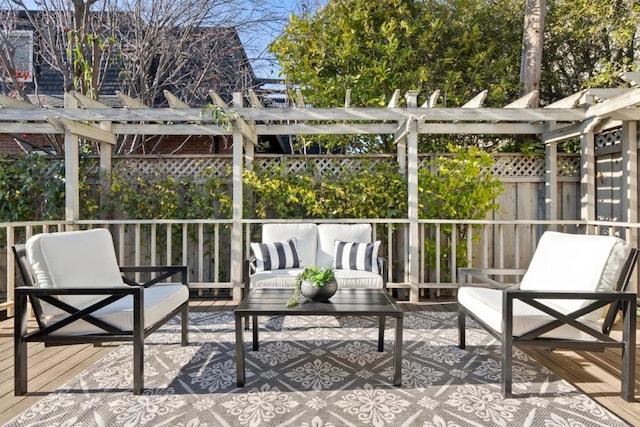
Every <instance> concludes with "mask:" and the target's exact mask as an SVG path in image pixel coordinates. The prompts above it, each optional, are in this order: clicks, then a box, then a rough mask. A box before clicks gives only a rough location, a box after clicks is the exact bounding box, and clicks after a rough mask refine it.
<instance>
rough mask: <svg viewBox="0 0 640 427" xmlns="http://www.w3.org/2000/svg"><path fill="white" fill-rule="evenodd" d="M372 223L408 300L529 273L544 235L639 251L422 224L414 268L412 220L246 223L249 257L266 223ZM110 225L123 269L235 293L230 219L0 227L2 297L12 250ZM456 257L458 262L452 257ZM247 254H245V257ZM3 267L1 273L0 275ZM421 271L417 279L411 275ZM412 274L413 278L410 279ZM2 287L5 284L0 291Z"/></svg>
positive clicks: (572, 226) (623, 231) (515, 228)
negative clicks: (499, 272)
mask: <svg viewBox="0 0 640 427" xmlns="http://www.w3.org/2000/svg"><path fill="white" fill-rule="evenodd" d="M284 221H286V222H291V221H295V222H302V221H304V222H315V223H326V222H334V223H335V222H340V223H345V222H348V223H370V224H372V226H373V230H374V236H373V237H374V239H375V240H381V241H382V242H383V244H382V246H381V251H382V253H381V254H380V255H381V256H383V257H385V258H387V261H388V265H389V271H388V277H387V280H388V284H389V287H390V288H396V289H406V290H407V291H401V293H402V292H404V293H405V294H408V295H409V298H410V299H411V297H412V296H415V297H416V300H417V295H411V294H412V293H415V292H424V291H425V290H434V289H452V288H456V287H457V277H456V272H457V268H458V267H462V266H465V267H499V268H526V267H527V265H528V264H529V260H530V259H531V255H532V254H533V251H534V250H535V247H536V245H537V242H538V239H539V237H540V236H541V235H542V233H543V232H544V231H545V230H558V231H566V232H573V233H589V234H609V235H617V236H620V237H621V238H623V239H625V240H627V241H629V242H631V243H632V244H634V245H636V246H637V245H638V228H640V224H638V223H619V222H603V221H599V222H593V221H590V222H589V221H536V220H531V221H522V220H518V221H489V220H426V219H425V220H419V221H418V234H419V237H418V242H419V245H418V246H419V247H418V251H417V253H418V257H417V260H418V267H417V269H416V268H413V269H412V268H411V267H412V266H411V262H413V261H412V260H411V259H410V256H409V254H410V250H409V231H408V230H409V220H405V219H400V220H399V219H345V220H248V219H247V220H243V221H242V223H243V228H244V230H243V231H244V232H243V239H244V245H243V246H244V254H247V253H249V242H250V241H252V240H257V239H259V238H260V229H261V226H262V224H264V223H272V222H284ZM97 227H106V228H108V229H109V230H110V231H111V233H112V235H113V237H114V242H115V247H116V253H117V256H118V261H119V263H120V264H121V265H160V264H173V265H177V264H180V265H188V266H189V275H190V277H189V280H190V283H191V287H192V288H193V289H201V290H203V289H214V290H216V289H231V288H233V284H232V281H231V277H230V271H231V261H232V260H231V252H230V239H231V227H232V221H231V220H230V219H228V220H227V219H222V220H218V219H196V220H109V221H107V220H104V221H101V220H81V221H75V222H69V221H40V222H13V223H0V239H1V240H0V291H4V292H6V295H7V298H6V302H4V303H1V305H0V309H4V308H7V309H8V310H9V312H11V308H12V301H13V288H14V286H15V284H16V280H19V279H18V278H17V274H16V269H15V261H14V259H13V254H12V253H11V249H10V248H11V246H12V245H13V244H15V243H21V242H24V241H25V240H26V239H27V238H29V237H30V236H32V235H34V234H36V233H49V232H56V231H63V230H70V229H88V228H97ZM452 254H457V256H452ZM243 256H244V255H243ZM3 269H4V272H2V270H3ZM412 271H417V275H416V274H415V273H412ZM413 275H415V276H416V277H412V276H413ZM2 285H4V286H2Z"/></svg>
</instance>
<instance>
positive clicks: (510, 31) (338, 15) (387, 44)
mask: <svg viewBox="0 0 640 427" xmlns="http://www.w3.org/2000/svg"><path fill="white" fill-rule="evenodd" d="M521 4H522V2H521V1H519V0H497V1H491V2H489V1H480V0H448V1H444V2H443V1H437V0H425V1H413V0H389V1H384V2H371V1H368V0H330V1H329V2H328V4H327V6H326V7H325V8H324V9H321V10H318V11H317V12H316V13H315V14H311V13H306V14H303V15H301V16H295V15H294V16H292V17H291V18H290V22H289V25H288V26H287V27H286V29H285V31H284V33H283V35H282V36H281V37H280V38H278V39H277V40H276V41H275V42H274V43H273V45H272V47H271V49H272V51H273V53H274V54H275V56H276V58H277V59H278V60H279V61H280V63H281V66H282V72H283V74H284V75H285V76H286V79H287V80H288V81H290V82H292V83H294V84H299V85H300V87H301V89H302V90H303V93H304V95H305V99H306V100H308V102H309V103H311V104H313V105H314V106H318V107H330V106H335V105H340V104H341V103H342V102H343V100H344V98H345V93H346V91H347V89H352V92H351V100H352V103H353V105H357V106H366V107H381V106H384V105H386V103H387V102H388V101H389V99H390V97H391V95H392V94H393V92H394V90H395V89H400V90H401V91H406V90H410V89H417V90H420V91H421V92H422V93H423V94H428V93H430V92H432V91H434V90H436V89H439V90H441V91H442V92H441V95H442V101H441V104H442V105H444V106H459V105H460V104H461V103H462V102H464V101H466V100H468V99H469V98H470V97H471V96H473V95H475V94H476V93H478V92H479V91H481V90H484V89H489V102H490V103H501V102H503V101H504V100H505V99H508V98H510V97H511V96H512V95H513V94H516V93H517V87H518V63H517V62H515V61H514V60H513V59H514V58H515V57H516V55H517V52H518V51H519V48H520V38H521V32H520V31H521V30H520V28H521V21H522V12H518V10H521V9H522V8H521Z"/></svg>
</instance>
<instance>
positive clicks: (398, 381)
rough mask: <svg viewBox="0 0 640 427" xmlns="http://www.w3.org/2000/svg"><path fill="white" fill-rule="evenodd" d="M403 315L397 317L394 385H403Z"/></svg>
mask: <svg viewBox="0 0 640 427" xmlns="http://www.w3.org/2000/svg"><path fill="white" fill-rule="evenodd" d="M402 320H403V318H402V316H400V317H396V339H395V342H394V347H395V348H394V350H393V385H395V386H401V385H402Z"/></svg>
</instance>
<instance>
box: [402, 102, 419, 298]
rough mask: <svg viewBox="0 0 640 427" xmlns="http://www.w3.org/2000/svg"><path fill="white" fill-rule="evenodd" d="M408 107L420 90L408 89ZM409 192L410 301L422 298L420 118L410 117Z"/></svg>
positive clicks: (408, 141) (408, 150) (408, 140)
mask: <svg viewBox="0 0 640 427" xmlns="http://www.w3.org/2000/svg"><path fill="white" fill-rule="evenodd" d="M405 97H406V99H407V107H408V108H416V107H417V105H418V102H417V101H418V91H408V92H407V93H406V95H405ZM407 130H408V135H407V194H408V203H407V206H408V209H407V210H408V212H407V217H408V219H409V292H410V293H409V301H410V302H418V301H419V300H420V288H419V281H420V274H419V272H420V248H419V245H420V239H419V224H418V120H417V118H415V117H410V118H409V123H408V126H407Z"/></svg>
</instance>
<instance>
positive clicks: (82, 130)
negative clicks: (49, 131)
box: [47, 116, 116, 145]
mask: <svg viewBox="0 0 640 427" xmlns="http://www.w3.org/2000/svg"><path fill="white" fill-rule="evenodd" d="M47 120H48V121H49V123H51V125H53V126H54V127H62V128H63V129H68V130H69V132H71V133H72V134H73V135H75V136H77V137H80V138H85V139H90V140H92V141H96V142H106V143H108V144H111V145H115V144H116V136H115V135H114V134H113V133H111V132H109V131H106V130H103V129H99V128H96V127H93V126H90V125H85V124H82V123H77V122H75V121H73V120H69V119H67V118H65V117H60V116H56V117H49V118H48V119H47ZM63 133H64V131H63Z"/></svg>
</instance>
